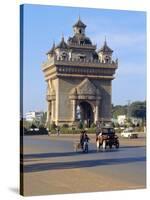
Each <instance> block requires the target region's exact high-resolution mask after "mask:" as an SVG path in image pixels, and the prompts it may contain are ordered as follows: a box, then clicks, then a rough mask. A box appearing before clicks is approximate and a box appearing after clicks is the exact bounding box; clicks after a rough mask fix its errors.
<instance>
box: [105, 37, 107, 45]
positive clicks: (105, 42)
mask: <svg viewBox="0 0 150 200" xmlns="http://www.w3.org/2000/svg"><path fill="white" fill-rule="evenodd" d="M104 44H105V45H107V42H106V35H105V41H104Z"/></svg>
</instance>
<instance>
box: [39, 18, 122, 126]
mask: <svg viewBox="0 0 150 200" xmlns="http://www.w3.org/2000/svg"><path fill="white" fill-rule="evenodd" d="M85 29H86V25H85V24H84V23H83V22H82V21H81V19H80V18H79V20H78V21H77V23H75V24H74V25H73V31H74V35H73V36H72V37H69V38H68V40H67V42H65V40H64V37H62V39H61V41H60V43H59V44H58V45H56V46H55V44H53V46H52V48H51V50H50V51H49V52H48V53H47V61H46V62H45V63H44V64H43V66H42V70H43V72H44V75H45V80H46V82H47V94H46V97H47V102H48V109H47V122H50V123H52V122H55V123H56V124H57V125H62V124H69V125H74V124H76V123H78V122H79V121H82V122H83V123H86V124H87V126H90V125H91V124H92V123H97V122H99V121H110V120H111V81H112V80H113V79H114V76H113V75H114V73H115V70H116V68H117V67H118V62H117V60H116V61H113V59H112V53H113V50H111V49H110V48H109V47H108V45H107V42H106V40H105V42H104V45H103V47H102V48H101V49H100V50H99V51H96V45H93V44H92V42H91V40H90V38H89V37H87V36H86V33H85Z"/></svg>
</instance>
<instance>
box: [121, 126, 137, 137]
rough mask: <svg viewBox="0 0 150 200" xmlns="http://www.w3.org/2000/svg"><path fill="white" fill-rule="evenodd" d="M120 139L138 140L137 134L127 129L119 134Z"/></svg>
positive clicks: (131, 129)
mask: <svg viewBox="0 0 150 200" xmlns="http://www.w3.org/2000/svg"><path fill="white" fill-rule="evenodd" d="M121 137H125V138H138V133H137V132H134V129H133V128H127V129H125V130H123V132H122V133H121Z"/></svg>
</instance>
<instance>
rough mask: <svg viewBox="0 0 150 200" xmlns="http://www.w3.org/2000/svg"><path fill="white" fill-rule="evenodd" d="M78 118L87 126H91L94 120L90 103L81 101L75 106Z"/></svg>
mask: <svg viewBox="0 0 150 200" xmlns="http://www.w3.org/2000/svg"><path fill="white" fill-rule="evenodd" d="M77 116H78V119H79V120H80V121H81V122H82V123H83V124H84V125H85V126H86V127H87V128H89V127H91V124H92V123H93V122H94V114H93V109H92V106H91V104H90V103H88V102H87V101H82V102H80V103H79V104H78V106H77Z"/></svg>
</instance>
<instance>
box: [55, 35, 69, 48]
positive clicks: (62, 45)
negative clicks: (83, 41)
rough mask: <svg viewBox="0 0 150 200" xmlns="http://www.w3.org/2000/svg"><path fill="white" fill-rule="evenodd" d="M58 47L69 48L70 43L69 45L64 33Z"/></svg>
mask: <svg viewBox="0 0 150 200" xmlns="http://www.w3.org/2000/svg"><path fill="white" fill-rule="evenodd" d="M56 48H62V49H66V48H68V45H67V43H66V42H65V39H64V35H63V34H62V38H61V41H60V43H59V44H58V45H57V46H56Z"/></svg>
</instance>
